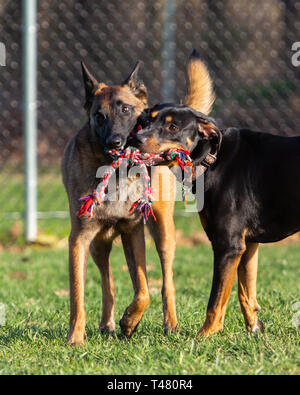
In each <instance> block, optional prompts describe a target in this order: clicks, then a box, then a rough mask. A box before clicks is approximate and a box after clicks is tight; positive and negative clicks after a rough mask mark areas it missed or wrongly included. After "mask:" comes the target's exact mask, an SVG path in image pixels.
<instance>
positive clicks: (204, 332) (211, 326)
mask: <svg viewBox="0 0 300 395" xmlns="http://www.w3.org/2000/svg"><path fill="white" fill-rule="evenodd" d="M240 259H241V257H237V258H235V259H233V260H232V261H231V262H228V267H227V268H226V270H224V271H223V273H221V276H220V283H219V286H218V290H215V291H216V292H215V295H213V299H214V300H213V303H210V306H209V307H208V309H207V313H206V319H205V322H204V324H203V326H202V328H201V329H200V331H199V334H198V335H199V336H203V337H207V336H210V335H212V334H213V333H217V332H220V331H222V330H223V325H224V318H225V312H226V307H227V303H228V300H229V296H230V293H231V289H232V286H233V283H234V280H235V277H236V272H237V268H238V265H239V262H240ZM214 282H215V279H214ZM213 288H214V287H213ZM213 292H214V291H212V293H213ZM211 299H212V294H211Z"/></svg>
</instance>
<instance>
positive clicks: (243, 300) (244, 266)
mask: <svg viewBox="0 0 300 395" xmlns="http://www.w3.org/2000/svg"><path fill="white" fill-rule="evenodd" d="M258 247H259V244H258V243H248V244H247V249H246V251H245V253H244V255H243V256H242V259H241V262H240V265H239V268H238V283H239V288H238V294H239V300H240V304H241V309H242V312H243V315H244V319H245V324H246V328H247V330H248V331H250V332H256V331H263V324H262V322H261V321H259V319H258V318H257V314H256V312H257V311H259V310H260V306H259V304H258V303H257V300H256V280H257V265H258Z"/></svg>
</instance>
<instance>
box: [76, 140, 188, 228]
mask: <svg viewBox="0 0 300 395" xmlns="http://www.w3.org/2000/svg"><path fill="white" fill-rule="evenodd" d="M107 153H108V154H109V155H110V156H111V158H112V159H113V161H112V163H111V165H110V166H111V168H110V169H109V170H108V171H107V172H106V173H105V175H104V177H103V178H102V179H101V181H100V183H99V184H98V186H97V188H96V189H94V191H93V192H92V193H91V194H90V195H87V196H83V197H81V198H80V199H79V200H81V201H83V202H84V203H83V204H82V205H81V207H80V208H79V210H78V212H77V216H78V217H81V216H83V215H85V214H88V216H89V217H92V216H93V215H94V214H95V209H96V207H97V206H98V205H100V204H102V203H103V202H104V198H105V195H106V189H107V186H108V183H109V179H110V177H111V176H112V175H113V173H115V171H116V170H117V169H118V168H119V166H120V163H121V161H122V160H125V161H126V162H127V164H128V166H129V167H132V166H135V165H136V166H139V168H140V170H141V174H142V177H143V180H142V181H143V191H142V196H141V197H140V198H139V199H138V200H137V201H136V202H134V203H133V204H132V206H131V208H130V210H129V212H130V213H131V212H132V211H133V210H134V209H137V210H138V211H139V212H140V213H141V214H143V218H144V221H145V222H146V221H147V220H148V218H149V215H151V216H152V217H153V218H154V220H155V221H156V218H155V215H154V213H153V210H152V203H153V201H154V197H153V192H152V189H151V180H150V177H149V174H148V170H147V166H152V165H157V164H159V163H162V162H165V161H173V160H176V161H177V163H178V165H179V166H180V168H181V169H182V170H183V171H185V172H188V170H187V168H188V167H191V168H192V167H193V165H192V162H191V158H190V156H189V152H188V151H186V150H184V149H177V148H176V149H175V148H172V149H169V150H168V151H166V152H164V153H162V154H153V153H146V152H140V151H139V150H138V149H137V148H135V147H127V148H126V149H125V150H110V151H107Z"/></svg>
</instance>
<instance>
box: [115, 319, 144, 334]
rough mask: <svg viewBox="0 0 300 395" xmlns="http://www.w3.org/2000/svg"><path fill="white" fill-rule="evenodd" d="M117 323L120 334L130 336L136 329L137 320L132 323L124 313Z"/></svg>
mask: <svg viewBox="0 0 300 395" xmlns="http://www.w3.org/2000/svg"><path fill="white" fill-rule="evenodd" d="M119 325H120V328H121V332H122V335H124V336H126V337H131V336H132V335H133V334H134V332H135V331H136V330H137V327H138V325H139V322H138V323H136V324H134V323H133V322H130V320H128V317H127V316H126V315H124V316H123V317H122V318H121V320H120V322H119Z"/></svg>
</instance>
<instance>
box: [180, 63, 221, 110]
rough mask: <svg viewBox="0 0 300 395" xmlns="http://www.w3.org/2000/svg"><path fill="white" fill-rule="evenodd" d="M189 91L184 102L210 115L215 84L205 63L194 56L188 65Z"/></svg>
mask: <svg viewBox="0 0 300 395" xmlns="http://www.w3.org/2000/svg"><path fill="white" fill-rule="evenodd" d="M187 77H188V92H187V95H186V97H185V99H184V104H185V105H187V106H189V107H192V108H194V109H195V110H197V111H200V112H202V113H203V114H206V115H208V114H209V113H210V111H211V108H212V106H213V103H214V101H215V94H214V92H213V84H212V80H211V78H210V75H209V72H208V70H207V68H206V66H205V64H204V63H203V62H202V61H201V60H200V59H198V58H195V57H192V58H191V59H190V61H189V62H188V67H187Z"/></svg>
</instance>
